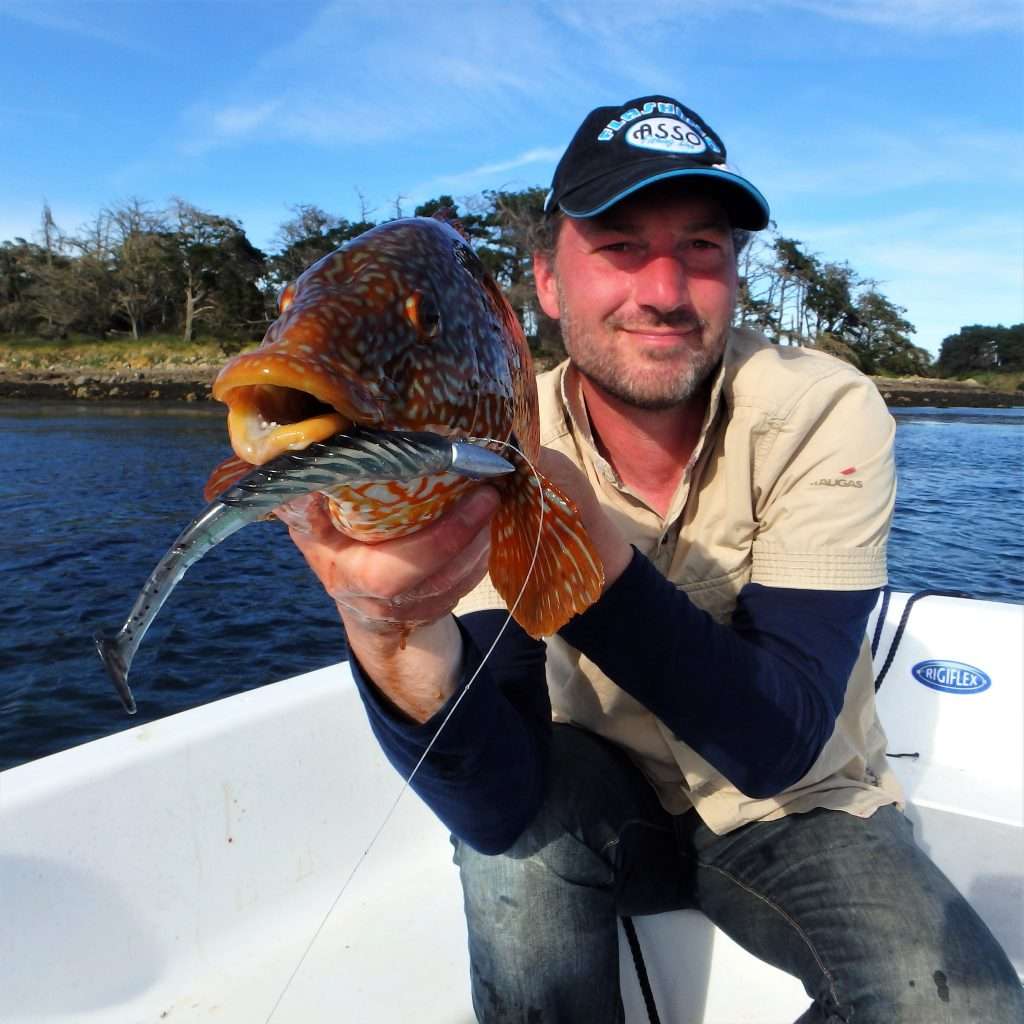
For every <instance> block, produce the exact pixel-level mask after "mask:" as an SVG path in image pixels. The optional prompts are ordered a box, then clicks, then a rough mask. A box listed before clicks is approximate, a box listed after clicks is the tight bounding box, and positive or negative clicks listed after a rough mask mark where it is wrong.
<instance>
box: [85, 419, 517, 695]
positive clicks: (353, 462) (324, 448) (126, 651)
mask: <svg viewBox="0 0 1024 1024" xmlns="http://www.w3.org/2000/svg"><path fill="white" fill-rule="evenodd" d="M512 471H513V466H512V465H511V464H510V463H509V462H507V461H506V460H505V459H503V458H502V457H501V456H500V455H497V454H495V453H494V452H492V451H489V450H488V449H486V448H483V447H480V446H479V445H476V444H472V443H470V442H468V441H451V440H446V439H445V438H442V437H440V436H438V435H437V434H429V433H422V432H412V431H402V432H397V431H376V430H362V429H353V430H351V431H349V432H346V433H344V434H338V435H336V436H335V437H333V438H331V439H329V440H328V441H325V442H323V443H317V444H311V445H309V446H308V447H307V448H304V449H302V450H301V451H294V452H287V453H285V454H284V455H281V456H278V458H276V459H273V460H272V461H270V462H268V463H266V464H265V465H262V466H258V467H256V468H255V469H253V470H252V472H250V473H249V474H248V475H247V476H245V477H244V478H243V479H241V480H239V481H238V482H237V483H236V484H235V485H234V486H233V487H231V488H230V489H229V490H227V491H225V492H224V493H223V494H221V495H219V496H218V497H217V498H216V499H215V500H214V501H212V502H210V504H209V505H207V506H206V508H205V509H203V511H202V512H200V513H199V515H198V516H197V517H196V518H195V519H194V520H193V521H192V522H191V523H189V525H188V526H187V527H186V528H185V529H184V530H183V531H182V533H181V534H180V535H179V536H178V538H177V540H175V542H174V543H173V544H172V545H171V547H170V549H169V550H168V551H167V553H166V554H165V555H164V556H163V558H161V559H160V561H159V562H158V563H157V565H156V568H155V569H154V570H153V571H152V573H150V576H149V579H148V580H146V583H145V585H144V586H143V588H142V591H141V593H140V594H139V596H138V598H137V599H136V601H135V604H134V605H133V606H132V610H131V612H130V614H129V615H128V619H127V620H126V621H125V624H124V625H123V626H122V627H121V628H120V630H118V632H117V633H107V632H99V633H97V634H96V636H95V641H96V649H97V650H98V651H99V654H100V657H101V658H102V659H103V664H104V665H105V666H106V668H107V672H108V673H109V675H110V678H111V679H112V680H113V683H114V686H115V687H116V689H117V692H118V695H119V696H120V698H121V703H122V704H123V705H124V708H125V710H126V711H127V712H128V714H130V715H133V714H135V710H136V705H135V698H134V697H133V696H132V691H131V689H129V687H128V671H129V669H130V668H131V664H132V659H133V658H134V657H135V652H136V651H137V650H138V648H139V645H140V644H141V643H142V638H143V637H144V636H145V635H146V630H147V629H149V627H150V625H151V624H152V622H153V620H154V619H155V618H156V616H157V613H158V612H159V611H160V608H161V607H162V606H163V603H164V602H165V601H166V600H167V598H168V597H169V596H170V593H171V591H172V590H173V589H174V588H175V587H176V586H177V584H178V582H179V581H180V580H181V578H182V577H183V576H184V575H185V573H186V571H187V570H188V569H189V567H190V566H192V565H193V564H194V563H196V562H198V561H199V559H200V558H202V557H203V555H205V554H206V552H207V551H209V550H210V549H211V548H214V547H216V545H218V544H219V543H220V542H221V541H222V540H225V539H227V538H228V537H230V536H231V535H232V534H233V533H236V532H237V531H238V530H240V529H241V528H242V527H243V526H246V525H247V524H249V523H253V522H256V521H257V520H259V519H264V518H266V516H268V515H269V514H270V513H271V512H272V511H273V510H274V509H275V508H277V507H278V506H279V505H283V504H285V503H286V502H288V501H291V500H293V499H294V498H299V497H301V496H303V495H305V494H310V493H312V492H314V491H321V490H322V491H327V492H329V491H330V490H331V489H332V488H335V487H337V486H339V485H350V484H360V483H369V482H373V481H393V480H397V481H406V480H415V479H418V478H420V477H424V476H428V475H430V474H434V473H444V472H454V473H458V474H460V475H461V476H465V477H471V478H473V479H485V478H489V477H496V476H501V475H503V474H505V473H510V472H512Z"/></svg>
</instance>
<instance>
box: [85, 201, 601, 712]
mask: <svg viewBox="0 0 1024 1024" xmlns="http://www.w3.org/2000/svg"><path fill="white" fill-rule="evenodd" d="M213 394H214V397H215V398H217V399H219V400H220V401H223V402H225V403H226V404H227V406H228V433H229V436H230V439H231V445H232V448H233V449H234V451H235V455H234V456H232V457H231V458H229V459H227V460H226V461H225V462H223V463H221V464H220V465H219V466H217V467H216V468H215V469H214V471H213V473H212V474H211V476H210V478H209V480H208V481H207V484H206V488H205V490H204V495H205V497H206V498H207V500H208V501H209V505H208V506H207V507H206V508H205V509H204V510H203V511H202V512H201V513H200V514H199V515H198V516H197V517H196V519H195V520H193V522H192V523H191V524H189V526H188V527H186V529H185V530H184V531H183V532H182V534H181V535H180V536H179V537H178V539H177V540H176V541H175V542H174V543H173V544H172V545H171V548H170V549H169V550H168V552H167V553H166V554H165V555H164V557H163V558H162V559H161V560H160V562H159V563H158V564H157V566H156V568H155V569H154V570H153V572H152V573H151V574H150V577H149V579H148V580H147V581H146V583H145V585H144V586H143V588H142V591H141V593H140V594H139V597H138V598H137V599H136V602H135V604H134V605H133V607H132V610H131V613H130V614H129V616H128V618H127V620H126V621H125V623H124V625H123V626H122V627H121V629H120V630H119V631H118V632H117V633H105V632H103V633H99V634H97V636H96V644H97V648H98V650H99V653H100V656H101V657H102V659H103V661H104V664H105V665H106V667H107V670H108V673H109V674H110V676H111V678H112V679H113V681H114V684H115V686H116V688H117V690H118V693H119V694H120V696H121V699H122V702H123V703H124V706H125V707H126V709H127V710H128V711H129V712H134V710H135V701H134V698H133V696H132V693H131V690H130V689H129V688H128V685H127V676H128V671H129V668H130V666H131V662H132V658H133V657H134V655H135V652H136V651H137V649H138V647H139V644H140V643H141V642H142V638H143V636H144V634H145V632H146V630H147V629H148V628H149V625H150V624H151V623H152V621H153V619H154V618H155V616H156V614H157V612H158V611H159V610H160V608H161V606H162V605H163V603H164V602H165V601H166V600H167V597H168V596H169V594H170V592H171V590H173V588H174V587H175V586H176V585H177V583H178V582H179V581H180V580H181V578H182V576H183V575H184V574H185V571H186V570H187V569H188V568H189V566H191V565H192V564H194V562H195V561H197V560H198V559H199V558H201V557H202V556H203V554H205V552H207V551H209V550H210V549H211V548H212V547H213V546H214V545H216V544H218V543H220V542H221V541H222V540H224V539H225V538H227V537H228V536H230V535H231V534H232V533H234V532H235V531H236V530H238V529H240V528H241V527H242V526H244V525H246V524H247V523H249V522H254V521H256V520H257V519H260V518H265V517H266V516H267V515H268V514H269V513H270V512H271V510H272V509H274V508H275V507H277V506H279V505H281V504H284V503H286V502H287V501H289V500H290V499H291V498H294V497H296V496H298V495H300V494H308V493H310V492H311V491H315V490H319V491H320V492H321V493H323V494H324V495H325V496H326V498H327V505H328V509H329V512H330V516H331V520H332V522H333V524H334V525H335V526H336V527H337V529H339V530H340V531H342V532H343V533H345V534H346V535H348V536H350V537H354V538H356V539H358V540H362V541H365V542H369V543H374V542H379V541H383V540H387V539H389V538H392V537H399V536H403V535H405V534H408V533H412V532H414V531H415V530H417V529H419V528H421V527H423V526H425V525H426V524H427V523H430V522H432V521H433V520H435V519H436V518H437V517H438V516H440V515H441V514H442V513H443V512H444V510H445V509H446V508H447V507H448V506H449V505H450V504H451V503H452V502H454V501H455V500H456V499H457V498H458V497H460V496H461V495H462V494H464V493H465V492H466V491H467V489H468V488H470V487H474V486H478V483H477V481H478V480H479V479H482V478H487V479H489V481H490V483H491V484H492V485H493V486H496V487H497V488H498V490H499V491H500V493H501V504H500V506H499V508H498V511H497V512H496V514H495V516H494V518H493V520H492V525H491V535H492V536H491V551H490V562H489V570H490V575H491V580H492V582H493V583H494V586H495V589H496V590H497V591H498V593H499V594H500V595H501V596H502V598H503V599H504V600H505V602H506V604H508V606H509V607H514V611H513V614H514V617H515V619H516V621H518V622H519V623H520V625H521V626H522V627H523V628H524V629H525V630H526V631H527V632H528V633H529V634H530V635H532V636H535V637H540V636H546V635H550V634H552V633H554V632H556V631H557V630H558V629H559V628H560V627H561V626H562V625H564V624H565V623H566V622H567V621H568V620H569V619H570V618H572V617H573V615H576V614H578V613H579V612H581V611H583V610H584V609H586V608H588V607H589V606H590V605H591V604H592V603H593V602H594V601H595V600H596V599H597V597H598V596H599V594H600V593H601V588H602V586H603V583H604V572H603V569H602V566H601V562H600V558H599V556H598V555H597V552H596V551H595V549H594V547H593V545H592V543H591V541H590V539H589V538H588V536H587V534H586V531H585V530H584V528H583V525H582V523H581V521H580V518H579V515H578V512H577V509H576V507H575V505H574V504H573V503H572V501H571V500H570V499H569V498H568V497H567V496H566V495H565V494H564V493H562V492H561V491H560V490H559V489H558V488H557V487H556V486H555V485H554V484H553V483H552V482H551V481H549V480H547V479H545V478H544V477H543V476H542V475H540V474H539V473H537V472H536V471H535V469H534V468H533V463H535V462H536V459H537V456H538V453H539V450H540V440H539V425H538V415H537V391H536V385H535V382H534V373H533V365H532V360H531V358H530V351H529V348H528V346H527V344H526V340H525V338H524V337H523V332H522V329H521V327H520V325H519V321H518V320H517V319H516V316H515V314H514V312H513V310H512V308H511V307H510V306H509V304H508V302H507V300H506V299H505V297H504V295H503V294H502V293H501V290H500V289H499V288H498V286H497V285H496V283H495V282H494V280H493V279H492V278H491V277H490V276H489V275H488V274H487V273H486V271H485V270H484V267H483V265H482V264H481V263H480V260H479V259H478V258H477V256H476V254H475V253H474V252H473V251H472V249H471V248H470V247H469V245H468V244H467V243H466V241H465V240H464V239H463V238H462V236H461V235H460V234H459V233H458V232H457V231H456V230H455V229H454V228H453V227H451V226H450V225H449V224H448V223H446V222H444V221H442V220H440V219H435V218H422V217H417V218H412V219H408V220H398V221H392V222H390V223H388V224H384V225H381V226H379V227H376V228H374V229H372V230H371V231H368V232H366V233H365V234H363V235H360V236H359V237H358V238H356V239H354V240H352V241H351V242H349V243H347V244H346V245H344V246H343V247H342V248H340V249H338V250H336V251H335V252H333V253H330V254H328V255H327V256H325V257H323V258H322V259H321V260H319V261H318V262H316V263H314V264H313V265H312V266H311V267H309V269H307V270H306V271H305V272H304V273H303V274H302V275H301V276H300V277H299V278H298V280H296V281H295V282H294V284H292V285H289V286H288V287H287V288H286V289H284V291H283V292H282V295H281V299H280V316H279V317H278V319H277V320H276V321H275V322H274V323H273V324H272V325H271V327H270V329H269V330H268V332H267V335H266V337H265V338H264V340H263V343H262V345H261V346H260V348H259V349H258V350H257V351H255V352H252V353H247V354H243V355H240V356H236V357H235V358H234V359H232V360H231V361H230V362H228V363H227V364H226V365H225V366H224V368H223V369H222V370H221V372H220V373H219V374H218V376H217V379H216V381H215V382H214V387H213ZM488 449H490V450H488ZM506 460H507V461H506Z"/></svg>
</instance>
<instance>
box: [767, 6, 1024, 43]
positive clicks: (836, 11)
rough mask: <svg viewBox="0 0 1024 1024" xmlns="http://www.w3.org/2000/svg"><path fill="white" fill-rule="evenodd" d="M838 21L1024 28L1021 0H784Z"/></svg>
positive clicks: (938, 29)
mask: <svg viewBox="0 0 1024 1024" xmlns="http://www.w3.org/2000/svg"><path fill="white" fill-rule="evenodd" d="M782 6H788V7H793V8H796V9H797V10H802V11H808V12H810V13H813V14H820V15H823V16H825V17H829V18H834V19H836V20H838V21H851V22H859V23H861V24H866V25H877V26H880V27H888V28H898V29H906V30H908V31H911V32H918V33H921V32H934V33H939V34H943V35H946V34H954V33H964V32H985V31H995V30H999V29H1011V30H1012V29H1017V30H1020V29H1021V28H1024V13H1022V7H1021V4H1020V0H782Z"/></svg>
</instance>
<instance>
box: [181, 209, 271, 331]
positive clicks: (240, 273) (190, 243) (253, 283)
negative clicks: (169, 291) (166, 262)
mask: <svg viewBox="0 0 1024 1024" xmlns="http://www.w3.org/2000/svg"><path fill="white" fill-rule="evenodd" d="M172 218H173V231H172V232H171V233H170V235H169V245H170V247H171V249H173V252H174V254H175V258H176V273H177V277H178V289H179V295H181V297H182V302H181V306H180V310H181V321H180V324H181V331H182V340H183V341H191V340H192V336H193V333H194V330H195V325H196V321H197V320H200V319H205V320H207V321H210V322H211V323H216V324H217V326H218V327H219V328H220V330H221V331H222V332H226V333H228V334H239V333H241V334H250V333H252V332H251V325H254V324H259V325H260V326H264V325H265V318H264V309H263V299H262V295H261V293H260V291H259V288H258V286H257V281H258V279H259V278H260V276H261V275H262V273H263V270H264V265H265V263H266V257H265V256H264V255H263V253H262V252H260V250H259V249H257V248H256V247H255V246H253V245H252V243H250V241H249V239H248V238H246V236H245V232H244V231H243V230H242V226H241V224H239V223H238V222H237V221H234V220H232V219H231V218H230V217H222V216H220V215H218V214H212V213H206V212H205V211H203V210H200V209H199V208H198V207H195V206H192V205H191V204H190V203H186V202H185V201H184V200H182V199H175V200H174V203H173V208H172Z"/></svg>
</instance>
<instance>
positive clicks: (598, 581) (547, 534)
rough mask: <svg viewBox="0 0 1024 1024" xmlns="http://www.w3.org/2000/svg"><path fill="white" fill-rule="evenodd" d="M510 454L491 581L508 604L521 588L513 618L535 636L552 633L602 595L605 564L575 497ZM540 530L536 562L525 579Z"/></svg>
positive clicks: (494, 528)
mask: <svg viewBox="0 0 1024 1024" xmlns="http://www.w3.org/2000/svg"><path fill="white" fill-rule="evenodd" d="M508 457H509V458H512V459H513V461H515V462H516V473H515V476H514V477H512V478H511V480H510V481H509V482H508V483H503V485H502V492H503V495H502V496H503V498H504V500H503V501H502V503H501V505H500V506H499V508H498V511H497V512H496V513H495V516H494V519H493V520H491V557H490V574H491V582H492V583H493V584H494V589H495V590H497V591H498V593H499V594H500V595H501V597H502V599H503V600H504V601H505V603H506V605H508V607H510V608H511V607H512V605H513V603H514V602H515V600H516V598H517V597H519V594H520V591H522V597H521V598H520V600H519V604H518V605H517V606H516V609H515V611H514V612H513V613H512V616H513V618H514V619H515V620H516V622H518V623H519V625H520V626H522V627H523V629H525V630H526V632H527V633H529V634H530V636H532V637H543V636H551V635H552V634H554V633H557V632H558V630H559V629H561V628H562V626H564V625H565V624H566V623H567V622H568V621H569V620H570V619H571V618H572V617H573V616H574V615H579V614H580V612H583V611H586V609H587V608H589V607H590V606H591V605H592V604H593V603H594V602H595V601H596V600H597V599H598V598H599V597H600V596H601V590H602V588H603V587H604V566H603V565H602V563H601V557H600V555H598V553H597V551H596V550H595V548H594V545H593V543H592V541H591V540H590V537H589V536H588V535H587V532H586V530H585V529H584V528H583V523H582V521H581V519H580V516H579V512H578V511H577V509H576V505H575V504H574V503H573V501H572V500H571V499H570V498H569V497H567V496H566V495H565V494H564V493H563V492H562V491H561V490H559V488H558V487H556V486H555V485H554V484H553V483H552V482H551V481H550V480H548V479H547V478H546V477H544V476H543V475H538V476H537V477H535V476H534V474H533V471H532V470H531V469H530V468H529V467H528V466H527V465H526V463H525V462H524V461H522V460H521V459H517V458H515V457H514V456H508ZM538 480H539V482H540V483H539V486H540V488H541V490H542V491H543V494H544V518H543V522H541V519H540V511H541V504H540V494H539V493H538ZM538 529H539V530H540V545H539V547H538V549H537V561H536V564H535V565H534V567H533V572H532V573H531V574H530V577H529V579H527V572H528V571H529V569H530V563H531V561H532V560H533V552H534V546H535V545H536V544H537V532H538ZM524 582H525V589H524Z"/></svg>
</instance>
